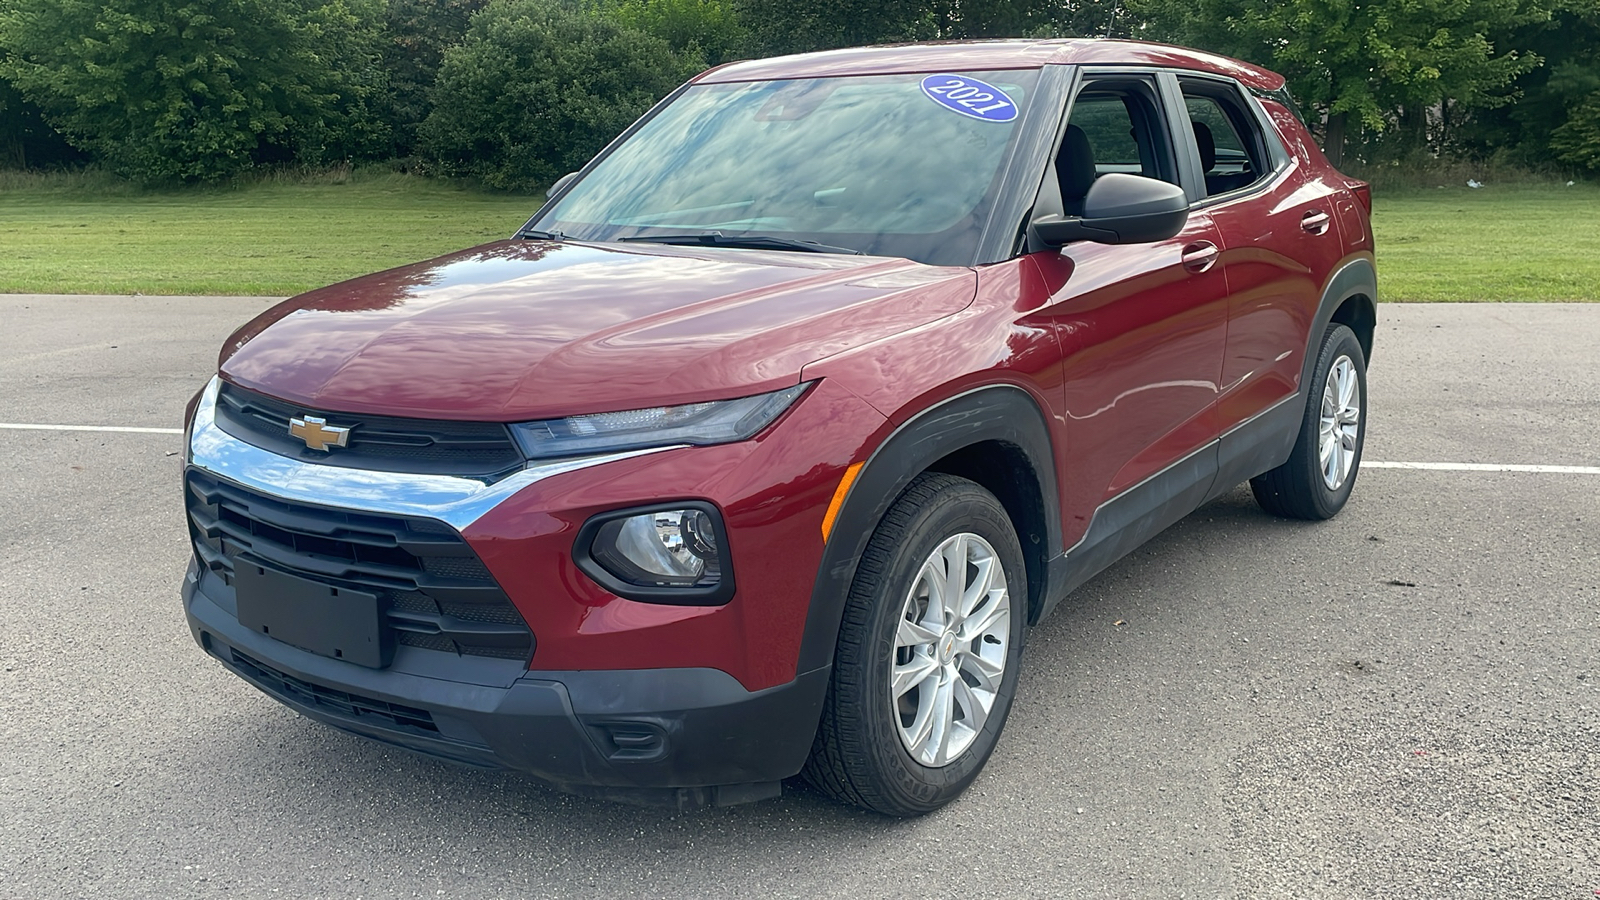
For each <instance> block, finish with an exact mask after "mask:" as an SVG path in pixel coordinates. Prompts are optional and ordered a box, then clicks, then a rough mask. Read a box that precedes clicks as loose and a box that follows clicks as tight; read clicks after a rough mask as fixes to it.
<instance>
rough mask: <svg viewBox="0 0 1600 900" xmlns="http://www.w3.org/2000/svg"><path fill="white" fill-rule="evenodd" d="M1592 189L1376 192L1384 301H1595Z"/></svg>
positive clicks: (1597, 249) (1598, 262) (1597, 275)
mask: <svg viewBox="0 0 1600 900" xmlns="http://www.w3.org/2000/svg"><path fill="white" fill-rule="evenodd" d="M1597 214H1600V186H1596V185H1593V184H1578V185H1574V186H1572V187H1566V186H1565V185H1564V184H1563V183H1559V182H1558V183H1555V184H1543V185H1538V184H1509V185H1497V184H1490V185H1488V186H1486V187H1483V188H1480V189H1477V190H1473V189H1470V188H1467V187H1466V186H1465V185H1464V184H1463V185H1461V186H1453V185H1452V186H1450V187H1443V188H1434V189H1416V190H1409V191H1395V192H1383V191H1377V192H1375V195H1374V197H1373V210H1372V231H1373V235H1374V237H1375V238H1376V240H1377V244H1378V292H1379V295H1380V296H1381V297H1382V298H1383V299H1384V300H1410V301H1435V300H1453V301H1506V300H1510V301H1556V300H1583V301H1590V302H1597V301H1600V215H1597Z"/></svg>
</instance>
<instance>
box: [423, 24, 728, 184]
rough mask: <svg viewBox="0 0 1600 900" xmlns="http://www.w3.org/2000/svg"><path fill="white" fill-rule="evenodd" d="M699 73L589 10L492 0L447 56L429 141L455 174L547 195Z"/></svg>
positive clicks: (689, 59)
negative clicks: (547, 188) (548, 189)
mask: <svg viewBox="0 0 1600 900" xmlns="http://www.w3.org/2000/svg"><path fill="white" fill-rule="evenodd" d="M701 68H704V65H703V61H702V60H700V59H699V58H698V57H696V56H693V55H690V54H678V53H674V52H673V50H672V47H671V46H670V45H669V44H668V43H667V41H665V40H663V39H661V38H659V37H656V36H654V35H650V34H646V33H644V32H641V31H638V30H636V29H633V28H629V27H627V26H625V25H622V24H619V23H618V22H616V21H614V20H613V19H610V18H607V17H605V16H603V15H601V14H600V13H599V12H598V11H597V10H595V9H592V8H580V7H577V6H574V5H570V4H565V3H561V2H559V0H492V2H491V3H490V4H489V5H488V6H486V7H484V9H483V11H481V12H479V13H478V14H477V15H476V16H473V18H472V26H471V28H470V30H469V31H468V32H467V37H466V40H465V41H463V42H462V43H461V44H460V45H458V46H456V47H452V48H450V49H449V50H447V51H445V54H444V63H443V65H442V66H441V67H440V69H439V80H438V85H437V87H436V90H435V94H434V109H433V112H432V113H431V114H430V115H429V116H428V119H427V121H426V122H424V123H423V125H422V129H421V139H422V143H423V146H424V148H425V149H426V150H427V151H428V152H429V153H430V154H431V155H432V156H433V158H434V159H436V160H437V161H438V163H439V165H440V167H441V169H442V170H443V171H444V172H446V173H448V174H453V175H465V176H470V177H473V178H477V179H479V180H481V181H482V182H483V183H485V184H487V185H490V186H491V187H497V188H504V189H512V190H533V189H537V188H541V187H544V186H546V185H548V184H550V183H551V182H552V181H554V180H555V179H556V178H558V177H560V176H561V175H563V174H565V173H567V172H569V171H571V170H573V169H577V168H579V167H580V166H582V165H583V164H584V163H585V162H588V160H589V159H590V157H592V156H594V154H595V153H597V152H599V150H600V149H601V148H602V147H603V146H605V144H606V143H607V142H608V141H610V140H611V139H612V138H613V137H615V136H616V135H617V134H618V133H619V132H621V131H622V130H623V129H624V128H626V127H627V126H628V125H629V124H630V123H631V122H633V120H634V119H636V118H638V117H639V116H640V115H641V114H642V113H644V111H645V110H647V109H649V108H650V106H651V105H652V104H654V103H655V102H656V101H657V100H658V99H660V98H661V97H662V96H664V95H666V94H667V93H668V92H670V91H671V90H672V89H673V88H675V87H677V86H678V85H679V84H680V83H681V82H682V81H683V80H684V79H685V78H687V77H688V76H689V75H691V74H693V73H695V72H697V71H699V70H700V69H701Z"/></svg>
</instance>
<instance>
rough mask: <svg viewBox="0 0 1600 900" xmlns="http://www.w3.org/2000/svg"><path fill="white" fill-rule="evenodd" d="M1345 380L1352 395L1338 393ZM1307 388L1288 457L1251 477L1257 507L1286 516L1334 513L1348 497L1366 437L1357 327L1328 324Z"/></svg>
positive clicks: (1364, 379) (1329, 515)
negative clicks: (1326, 454)
mask: <svg viewBox="0 0 1600 900" xmlns="http://www.w3.org/2000/svg"><path fill="white" fill-rule="evenodd" d="M1345 367H1348V368H1345ZM1336 369H1337V370H1338V371H1337V372H1336V371H1335V370H1336ZM1346 384H1348V385H1349V386H1351V387H1352V388H1353V390H1354V396H1353V397H1348V398H1346V397H1344V396H1343V395H1342V393H1341V392H1340V390H1339V388H1340V387H1342V386H1343V385H1346ZM1309 387H1310V391H1309V396H1308V397H1307V398H1306V409H1305V414H1304V415H1303V417H1302V419H1301V422H1300V436H1299V437H1298V438H1297V439H1296V440H1295V444H1294V452H1292V453H1290V454H1289V461H1288V462H1286V463H1284V464H1283V465H1281V466H1279V467H1277V468H1276V469H1273V470H1272V471H1270V472H1267V473H1265V474H1262V475H1257V476H1256V477H1255V478H1252V479H1250V490H1251V491H1252V492H1253V493H1254V494H1255V495H1256V502H1257V503H1259V504H1261V508H1262V509H1264V510H1266V511H1267V512H1269V513H1272V514H1273V515H1276V516H1282V517H1284V518H1286V519H1311V520H1321V519H1331V518H1333V517H1334V516H1335V515H1337V514H1338V513H1339V510H1341V509H1343V508H1344V505H1345V502H1346V501H1348V500H1349V499H1350V491H1351V489H1352V488H1354V487H1355V484H1356V476H1357V475H1358V474H1360V472H1361V450H1362V447H1363V446H1364V445H1365V443H1366V438H1367V360H1366V354H1364V353H1363V352H1362V350H1361V342H1360V341H1358V340H1356V335H1355V332H1353V331H1351V330H1350V329H1349V328H1347V327H1345V326H1343V325H1332V326H1330V327H1329V328H1328V331H1327V333H1326V334H1324V335H1323V338H1322V347H1321V349H1320V350H1319V351H1318V353H1317V364H1316V367H1315V368H1313V369H1312V370H1311V381H1310V383H1309ZM1330 412H1331V413H1332V418H1331V419H1330V420H1329V422H1330V423H1331V424H1330V436H1331V437H1332V438H1336V440H1333V441H1332V445H1331V446H1330V445H1329V443H1328V440H1327V439H1325V437H1324V434H1323V426H1324V424H1325V423H1324V418H1325V414H1328V413H1330ZM1325 449H1330V450H1332V451H1333V455H1332V458H1331V465H1325V459H1324V457H1323V451H1324V450H1325ZM1335 476H1337V477H1335Z"/></svg>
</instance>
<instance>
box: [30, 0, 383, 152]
mask: <svg viewBox="0 0 1600 900" xmlns="http://www.w3.org/2000/svg"><path fill="white" fill-rule="evenodd" d="M381 2H382V0H8V3H7V4H6V7H5V9H4V12H3V13H0V47H3V48H4V49H5V51H7V53H8V56H6V57H5V58H4V59H3V60H0V76H4V77H6V78H9V79H10V81H11V82H12V84H14V85H15V86H16V87H17V88H18V89H20V90H21V92H22V93H23V94H24V95H25V96H26V97H27V98H28V99H30V100H32V101H33V102H35V103H37V104H38V105H39V106H40V107H42V108H43V109H44V111H45V113H46V115H47V116H48V117H49V119H50V120H51V122H52V124H54V125H55V126H56V128H57V129H58V130H60V131H61V132H62V133H63V134H65V135H66V136H67V137H68V139H69V140H71V141H72V142H73V144H74V145H76V146H78V147H80V148H83V149H85V150H89V151H92V152H93V153H95V154H97V155H98V156H99V157H100V158H101V159H102V160H104V161H105V162H106V163H108V164H109V165H110V166H111V167H112V168H113V169H114V170H116V171H118V172H120V173H123V174H126V175H128V176H130V177H134V178H138V179H141V180H147V181H150V180H162V179H176V180H181V181H211V180H216V179H219V178H222V177H225V176H228V175H232V174H235V173H237V172H240V171H242V170H244V169H246V168H249V167H250V166H251V165H253V164H255V163H257V162H261V161H287V160H296V161H300V162H307V163H317V162H320V161H323V160H326V159H337V158H347V157H350V156H355V155H359V154H361V153H363V152H365V151H368V150H370V149H373V148H375V147H381V146H382V142H383V134H382V127H381V125H380V124H379V123H378V122H377V121H376V120H375V119H374V117H373V116H372V115H371V114H370V113H369V111H368V109H367V103H368V101H369V99H370V98H371V97H372V96H373V95H374V94H375V93H377V92H378V91H380V90H381V89H382V73H381V70H379V69H378V68H377V66H376V65H375V64H374V63H375V59H376V49H377V46H376V38H377V22H378V15H379V12H380V4H381Z"/></svg>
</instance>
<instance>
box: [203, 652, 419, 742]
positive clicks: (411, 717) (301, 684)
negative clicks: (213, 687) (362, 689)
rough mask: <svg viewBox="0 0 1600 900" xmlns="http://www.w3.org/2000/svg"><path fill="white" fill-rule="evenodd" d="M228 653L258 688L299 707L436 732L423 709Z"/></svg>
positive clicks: (399, 728)
mask: <svg viewBox="0 0 1600 900" xmlns="http://www.w3.org/2000/svg"><path fill="white" fill-rule="evenodd" d="M229 652H230V653H231V654H232V656H233V665H234V667H235V668H237V669H238V670H239V671H240V672H243V673H244V676H245V677H246V678H248V679H250V680H251V681H252V682H254V683H255V684H257V685H258V686H260V687H261V689H262V690H264V691H266V692H267V693H269V694H272V695H273V696H275V697H281V698H283V699H285V700H292V701H294V702H296V703H299V704H301V705H303V706H314V707H316V708H317V709H319V710H322V711H324V712H329V713H332V714H334V715H336V716H339V717H340V718H344V719H349V720H351V721H355V722H361V723H363V724H366V725H373V726H376V727H378V728H384V729H387V730H389V731H403V732H407V733H409V734H426V735H437V734H438V733H439V728H438V726H436V725H434V724H433V716H432V715H430V714H429V713H428V711H427V710H425V709H416V708H414V707H410V706H401V705H400V704H398V703H389V702H387V701H384V700H375V699H372V698H371V697H362V696H359V695H357V694H347V693H345V692H344V691H336V690H334V689H333V688H326V687H323V686H322V685H320V684H312V683H311V682H309V681H301V680H300V679H298V678H296V677H294V676H293V675H287V674H285V673H283V672H279V671H278V670H277V669H274V668H272V667H271V666H269V665H267V664H265V663H261V662H257V661H256V660H254V659H252V658H250V657H248V656H246V655H244V654H243V653H240V652H239V651H237V650H230V651H229Z"/></svg>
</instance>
